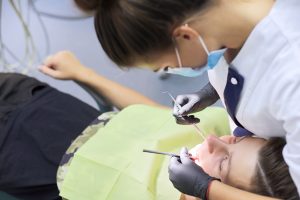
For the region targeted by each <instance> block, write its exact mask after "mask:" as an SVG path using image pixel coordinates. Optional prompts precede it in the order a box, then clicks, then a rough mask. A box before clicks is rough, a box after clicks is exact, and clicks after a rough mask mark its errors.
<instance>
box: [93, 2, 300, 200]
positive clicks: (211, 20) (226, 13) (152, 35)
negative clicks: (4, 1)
mask: <svg viewBox="0 0 300 200" xmlns="http://www.w3.org/2000/svg"><path fill="white" fill-rule="evenodd" d="M299 11H300V1H299V0H289V1H286V0H276V1H274V0H264V1H261V0H231V1H227V0H188V1H182V0H130V1H129V0H113V1H111V0H102V1H100V5H99V7H98V10H97V14H96V17H95V28H96V31H97V35H98V38H99V40H100V43H101V44H102V47H103V49H104V50H105V52H106V53H107V55H108V56H109V57H110V58H111V59H112V60H113V61H114V62H116V63H117V64H118V65H120V66H146V67H147V68H150V69H152V70H154V71H158V70H161V69H164V70H166V71H168V72H169V73H176V74H180V75H184V76H197V75H200V74H202V73H203V72H205V71H208V75H209V80H210V84H208V85H207V86H206V87H205V88H204V90H202V91H201V92H199V93H197V94H192V95H182V96H179V97H178V98H177V102H178V103H179V104H181V105H182V109H179V110H177V108H175V109H174V115H175V116H177V117H178V118H180V117H184V118H186V119H189V117H186V115H188V114H190V113H192V112H194V111H199V110H201V109H203V108H205V107H206V106H208V105H210V104H212V103H213V102H215V101H216V100H217V99H218V97H220V98H221V100H222V102H223V103H224V105H225V106H226V108H227V110H228V113H229V115H230V116H231V118H232V119H233V121H234V122H235V124H236V125H237V129H236V130H235V131H234V134H235V135H236V136H238V137H242V136H249V135H252V134H253V133H255V134H256V135H257V136H259V137H264V138H269V137H283V138H285V139H286V141H287V145H286V146H285V148H284V150H283V156H284V158H285V161H286V162H287V164H288V165H289V169H290V173H291V176H292V178H293V180H294V182H295V184H296V186H297V188H298V192H300V154H299V151H300V104H299V99H300V89H299V88H300V78H299V77H300V23H299V22H298V19H300V12H299ZM193 120H195V119H193ZM212 153H213V152H212ZM229 153H230V152H229ZM220 162H221V161H220ZM222 163H224V165H230V158H224V160H222ZM169 173H170V180H171V181H172V183H173V185H174V186H175V187H176V188H177V189H178V190H180V191H181V192H183V193H186V194H189V195H193V196H196V197H200V198H201V199H210V200H219V199H222V200H226V199H230V200H235V199H238V200H240V199H243V200H247V199H256V200H257V199H269V198H268V197H264V196H259V195H255V194H251V193H247V192H244V191H242V190H239V189H235V188H232V187H229V186H227V185H225V184H223V183H221V182H219V181H218V180H215V179H214V178H213V177H209V176H208V175H207V174H206V173H205V172H204V171H203V170H202V169H201V168H200V167H198V166H196V165H195V163H194V162H193V161H192V160H190V158H189V156H188V152H187V150H186V149H183V150H182V152H181V158H180V160H178V159H176V158H172V159H171V162H170V165H169ZM232 173H234V172H232ZM270 175H271V174H265V176H270ZM266 187H268V185H266ZM264 195H267V196H271V197H275V198H276V194H272V191H271V190H270V193H269V194H264Z"/></svg>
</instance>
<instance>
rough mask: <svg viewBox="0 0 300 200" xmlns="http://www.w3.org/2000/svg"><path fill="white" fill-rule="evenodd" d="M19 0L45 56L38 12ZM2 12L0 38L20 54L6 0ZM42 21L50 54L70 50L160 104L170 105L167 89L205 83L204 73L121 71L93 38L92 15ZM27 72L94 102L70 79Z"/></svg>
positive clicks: (49, 2)
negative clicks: (161, 74) (187, 75)
mask: <svg viewBox="0 0 300 200" xmlns="http://www.w3.org/2000/svg"><path fill="white" fill-rule="evenodd" d="M16 2H17V1H16ZM20 2H21V7H22V9H23V13H24V14H25V16H27V13H29V17H30V30H31V32H32V33H33V38H34V41H35V43H36V44H37V47H38V49H39V52H40V54H41V57H42V58H45V57H46V53H45V48H46V44H45V36H44V35H43V31H42V29H41V24H40V23H39V21H38V20H37V19H38V18H37V15H36V14H35V12H33V10H32V9H30V7H29V8H28V0H21V1H20ZM34 2H35V5H36V7H37V8H38V10H40V11H43V12H48V13H53V14H56V15H65V16H81V15H82V14H83V13H81V12H80V11H79V10H78V9H77V8H76V7H75V5H74V3H73V1H72V0H35V1H34ZM2 11H3V13H2V17H1V21H2V38H1V39H2V41H3V42H4V43H5V44H6V45H7V46H8V47H9V48H10V50H11V51H13V52H14V53H15V54H16V55H17V56H19V57H22V55H23V54H24V45H25V43H24V36H23V31H22V28H21V26H20V22H19V20H18V19H17V17H16V14H15V13H14V11H13V10H12V9H11V6H10V4H9V3H8V0H3V9H2ZM42 20H43V22H44V23H45V25H46V28H47V32H48V34H49V38H50V53H55V52H57V51H60V50H71V51H72V52H74V53H75V54H76V55H77V57H78V58H79V59H80V60H81V61H82V63H83V64H85V65H87V66H90V67H92V68H94V69H95V70H96V71H97V72H99V73H100V74H102V75H104V76H106V77H108V78H110V79H112V80H114V81H117V82H119V83H121V84H123V85H125V86H128V87H131V88H133V89H135V90H137V91H139V92H141V93H143V94H145V95H146V96H148V97H150V98H152V99H154V100H156V101H158V102H160V103H162V104H165V105H171V104H172V103H171V100H170V98H169V97H168V96H167V95H166V94H162V92H163V91H170V92H171V93H172V94H174V95H176V94H180V93H186V92H192V91H197V90H199V89H200V88H201V87H202V86H203V85H204V84H205V83H206V82H207V77H206V76H204V77H198V78H183V77H179V76H172V77H170V78H168V79H167V80H160V79H159V77H158V76H157V75H156V74H154V73H152V72H149V71H145V70H138V69H133V70H130V71H129V72H123V71H121V70H120V69H118V67H117V66H115V65H114V64H113V63H112V62H111V61H110V60H109V59H108V58H107V56H106V55H105V54H104V52H103V50H102V49H101V47H100V44H99V42H98V40H97V38H96V34H95V31H94V27H93V19H92V18H88V19H84V20H76V21H66V20H58V19H54V18H49V17H45V16H43V17H42ZM6 57H8V58H9V59H10V60H12V59H11V58H10V56H9V55H8V54H6ZM35 67H37V64H35ZM30 74H31V75H32V76H35V77H37V78H38V79H40V80H42V81H45V82H48V83H49V84H51V85H52V86H54V87H56V88H59V89H60V90H61V91H64V92H67V93H70V94H72V95H74V96H76V97H78V98H80V99H82V100H83V101H85V102H87V103H89V104H91V105H93V106H95V105H96V104H95V103H94V102H93V100H92V98H91V97H90V96H89V95H88V94H87V93H85V91H83V90H82V89H81V88H79V87H78V86H77V85H76V84H75V83H73V82H71V81H57V80H53V79H51V78H49V77H46V76H44V75H42V74H41V73H39V72H37V70H33V71H32V72H31V73H30Z"/></svg>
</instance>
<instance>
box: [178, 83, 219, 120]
mask: <svg viewBox="0 0 300 200" xmlns="http://www.w3.org/2000/svg"><path fill="white" fill-rule="evenodd" d="M218 99H219V95H218V93H217V92H216V90H215V89H214V87H213V86H212V85H211V84H210V83H208V84H207V85H206V86H205V87H204V88H203V89H202V90H200V91H199V92H197V93H194V94H183V95H179V96H177V98H176V104H179V105H180V107H181V108H179V107H178V106H177V105H176V104H175V105H174V107H173V115H174V117H175V118H176V122H177V123H178V124H182V125H189V124H195V123H199V122H200V120H199V119H198V118H195V117H194V116H193V115H189V114H191V113H195V112H199V111H201V110H203V109H205V108H206V107H208V106H210V105H212V104H214V103H215V102H216V101H217V100H218Z"/></svg>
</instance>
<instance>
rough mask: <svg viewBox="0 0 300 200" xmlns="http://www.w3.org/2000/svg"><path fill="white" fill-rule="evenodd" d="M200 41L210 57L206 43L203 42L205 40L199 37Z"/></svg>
mask: <svg viewBox="0 0 300 200" xmlns="http://www.w3.org/2000/svg"><path fill="white" fill-rule="evenodd" d="M199 41H200V43H201V45H202V47H203V49H204V51H205V52H206V54H207V55H209V51H208V48H207V47H206V45H205V43H204V41H203V39H202V37H201V36H200V35H199Z"/></svg>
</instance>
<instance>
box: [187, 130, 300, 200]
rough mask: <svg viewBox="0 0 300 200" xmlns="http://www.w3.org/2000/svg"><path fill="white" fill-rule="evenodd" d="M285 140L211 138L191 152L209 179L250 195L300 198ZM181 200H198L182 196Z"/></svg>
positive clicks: (231, 137) (230, 137)
mask: <svg viewBox="0 0 300 200" xmlns="http://www.w3.org/2000/svg"><path fill="white" fill-rule="evenodd" d="M284 145H285V141H284V139H281V138H271V139H269V140H265V139H262V138H256V137H244V138H236V137H233V136H222V137H220V138H218V137H215V136H209V137H208V138H207V139H206V140H205V141H204V142H203V143H202V144H200V145H198V146H196V147H194V148H193V149H192V150H191V151H190V153H191V155H192V158H193V159H194V160H195V162H196V164H198V165H199V166H201V167H202V168H203V169H204V171H205V172H206V173H208V174H209V175H210V176H213V177H216V178H218V179H220V180H221V181H222V182H224V183H226V184H228V185H230V186H233V187H237V188H240V189H243V190H246V191H249V192H254V193H257V194H262V195H265V196H270V197H276V198H280V199H299V196H298V193H297V189H296V187H295V185H294V183H293V181H292V179H291V176H290V174H289V169H288V166H287V164H286V163H285V161H284V159H283V156H282V150H283V147H284ZM181 199H182V200H193V199H195V197H190V196H186V195H182V197H181Z"/></svg>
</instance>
